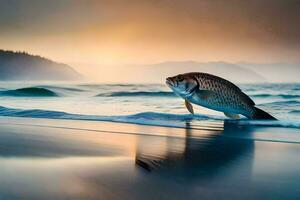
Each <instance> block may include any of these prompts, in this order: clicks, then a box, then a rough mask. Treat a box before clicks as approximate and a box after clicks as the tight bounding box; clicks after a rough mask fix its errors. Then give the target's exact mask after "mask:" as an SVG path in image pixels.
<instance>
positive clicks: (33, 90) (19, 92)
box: [0, 87, 59, 97]
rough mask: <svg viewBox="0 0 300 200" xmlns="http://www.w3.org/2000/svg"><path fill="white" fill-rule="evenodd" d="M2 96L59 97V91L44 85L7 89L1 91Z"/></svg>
mask: <svg viewBox="0 0 300 200" xmlns="http://www.w3.org/2000/svg"><path fill="white" fill-rule="evenodd" d="M0 95H1V96H13V97H57V96H59V95H58V94H57V93H55V92H53V91H52V90H49V89H46V88H42V87H27V88H20V89H15V90H5V91H1V92H0Z"/></svg>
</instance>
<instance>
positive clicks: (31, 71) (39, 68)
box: [0, 50, 83, 81]
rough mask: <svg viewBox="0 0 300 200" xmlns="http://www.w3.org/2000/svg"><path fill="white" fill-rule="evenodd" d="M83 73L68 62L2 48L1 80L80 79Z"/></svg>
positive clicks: (0, 60)
mask: <svg viewBox="0 0 300 200" xmlns="http://www.w3.org/2000/svg"><path fill="white" fill-rule="evenodd" d="M82 78H83V77H82V75H81V74H79V73H78V72H76V71H75V70H74V69H73V68H72V67H70V66H69V65H66V64H62V63H57V62H54V61H52V60H49V59H46V58H43V57H41V56H34V55H30V54H28V53H25V52H13V51H4V50H0V81H13V80H57V81H58V80H59V81H63V80H67V81H68V80H80V79H82Z"/></svg>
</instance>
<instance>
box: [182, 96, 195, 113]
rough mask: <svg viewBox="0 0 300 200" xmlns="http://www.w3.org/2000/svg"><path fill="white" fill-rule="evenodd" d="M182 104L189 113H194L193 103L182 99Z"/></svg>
mask: <svg viewBox="0 0 300 200" xmlns="http://www.w3.org/2000/svg"><path fill="white" fill-rule="evenodd" d="M184 105H185V107H186V109H187V110H188V111H189V112H190V113H191V114H194V109H193V105H192V104H191V103H190V102H189V101H188V100H186V99H185V100H184Z"/></svg>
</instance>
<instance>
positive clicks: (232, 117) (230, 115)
mask: <svg viewBox="0 0 300 200" xmlns="http://www.w3.org/2000/svg"><path fill="white" fill-rule="evenodd" d="M224 115H225V116H226V117H229V118H230V119H239V118H240V116H239V115H238V114H233V113H226V112H224Z"/></svg>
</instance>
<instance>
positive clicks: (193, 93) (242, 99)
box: [166, 72, 276, 120]
mask: <svg viewBox="0 0 300 200" xmlns="http://www.w3.org/2000/svg"><path fill="white" fill-rule="evenodd" d="M166 84H167V86H168V87H170V88H171V90H172V91H173V92H174V93H175V94H176V95H178V96H179V97H181V98H183V99H184V101H185V107H186V108H187V110H188V111H189V112H190V113H191V114H194V109H193V105H192V104H196V105H199V106H202V107H206V108H209V109H212V110H216V111H219V112H223V113H224V114H225V116H227V117H229V118H231V119H239V118H240V115H243V116H245V117H247V118H248V119H254V120H276V118H275V117H273V116H272V115H270V114H269V113H267V112H265V111H263V110H261V109H260V108H257V107H256V106H255V103H254V101H253V100H252V99H251V98H250V97H249V96H248V95H246V94H245V93H244V92H243V91H242V90H241V89H240V88H239V87H238V86H236V85H235V84H234V83H232V82H230V81H228V80H226V79H223V78H221V77H218V76H215V75H212V74H208V73H200V72H190V73H184V74H179V75H176V76H173V77H168V78H167V79H166Z"/></svg>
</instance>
